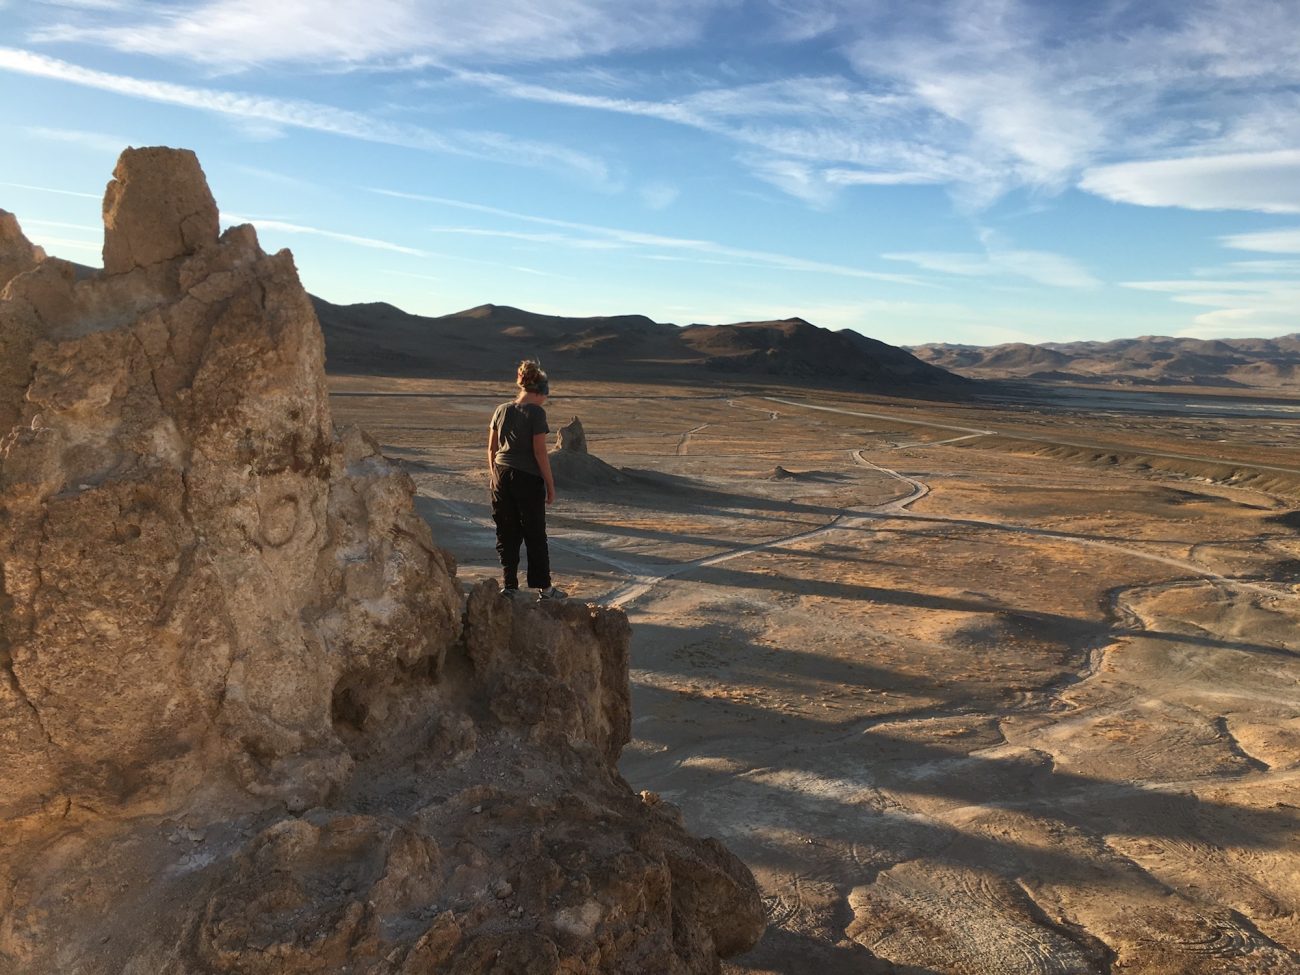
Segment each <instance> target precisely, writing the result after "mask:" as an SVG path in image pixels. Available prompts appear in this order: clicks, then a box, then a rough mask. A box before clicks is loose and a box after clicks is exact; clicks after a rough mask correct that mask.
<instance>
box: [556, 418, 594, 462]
mask: <svg viewBox="0 0 1300 975" xmlns="http://www.w3.org/2000/svg"><path fill="white" fill-rule="evenodd" d="M555 449H556V450H576V451H577V452H578V453H580V454H585V453H586V452H587V433H586V431H585V430H583V429H582V421H581V420H580V419H578V418H577V417H576V416H575V417H574V418H573V419H572V420H570V421H569V422H568V423H566V424H565V425H564V426H562V427H560V429H559V430H557V431H555Z"/></svg>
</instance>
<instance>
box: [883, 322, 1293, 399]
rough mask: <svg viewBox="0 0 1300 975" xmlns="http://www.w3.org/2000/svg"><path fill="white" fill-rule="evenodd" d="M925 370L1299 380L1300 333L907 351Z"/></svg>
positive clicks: (1052, 376) (1185, 381)
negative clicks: (923, 363)
mask: <svg viewBox="0 0 1300 975" xmlns="http://www.w3.org/2000/svg"><path fill="white" fill-rule="evenodd" d="M909 351H911V352H913V353H915V354H916V355H917V356H918V357H919V358H921V359H924V360H925V361H926V362H929V363H931V364H932V365H936V366H940V367H942V368H944V369H948V370H950V371H952V372H955V373H958V374H959V375H963V376H968V377H970V378H972V379H1027V380H1036V381H1044V382H1071V383H1088V384H1095V385H1117V386H1118V385H1123V386H1134V385H1144V386H1227V387H1231V386H1240V387H1252V388H1257V389H1275V388H1281V387H1287V386H1290V387H1294V386H1295V385H1297V383H1300V333H1297V334H1295V335H1284V336H1282V337H1281V338H1275V339H1183V338H1165V337H1161V336H1143V337H1142V338H1136V339H1117V340H1115V341H1113V342H1063V343H1062V342H1049V343H1045V344H1043V345H1026V344H1024V343H1020V342H1017V343H1012V344H1009V345H991V346H975V345H949V344H946V343H937V344H932V345H920V346H914V347H910V348H909Z"/></svg>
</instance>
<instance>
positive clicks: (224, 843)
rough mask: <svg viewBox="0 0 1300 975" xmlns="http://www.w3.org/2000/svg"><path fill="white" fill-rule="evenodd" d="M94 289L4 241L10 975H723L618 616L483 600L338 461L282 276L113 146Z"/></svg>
mask: <svg viewBox="0 0 1300 975" xmlns="http://www.w3.org/2000/svg"><path fill="white" fill-rule="evenodd" d="M105 227H106V231H105V243H104V265H105V270H104V272H103V273H101V274H99V275H96V276H93V277H90V278H87V279H85V280H81V281H76V280H75V279H74V275H73V268H72V266H71V265H69V264H67V263H66V262H62V261H59V260H55V259H46V258H45V257H44V255H43V254H42V253H40V251H39V249H38V248H33V247H32V246H31V245H30V244H29V243H28V242H27V241H26V239H25V238H24V237H23V236H22V233H21V231H20V230H19V228H18V226H17V223H16V221H14V220H13V218H12V216H11V215H9V214H5V213H3V212H0V287H3V291H0V781H3V783H4V789H3V790H0V816H3V817H4V819H5V825H6V828H5V830H4V831H3V833H2V834H0V970H4V971H9V970H13V971H24V972H33V973H43V972H78V973H101V972H102V973H110V972H111V973H119V972H134V973H146V972H147V973H151V975H152V973H177V975H179V973H199V972H250V973H252V972H259V973H260V972H266V973H277V975H279V973H286V975H291V973H298V972H304V973H305V972H342V971H348V972H358V973H361V972H364V973H371V975H380V973H417V972H419V973H424V972H456V973H465V975H472V973H480V972H483V973H487V972H497V973H508V972H521V973H522V972H529V973H537V975H545V973H551V972H556V973H558V972H561V971H563V972H566V973H579V972H588V973H597V972H628V973H636V972H645V973H656V975H658V973H688V972H690V973H694V972H712V971H716V969H717V965H718V961H717V959H718V957H719V955H725V954H728V953H732V952H735V951H738V950H743V949H744V948H746V947H748V946H749V945H750V944H752V943H753V942H754V941H755V940H756V939H757V937H758V935H759V933H760V932H761V929H762V912H761V907H760V904H759V901H758V897H757V892H756V888H755V886H754V883H753V880H752V878H751V877H750V876H749V874H748V871H746V870H745V868H744V867H743V866H742V865H741V864H740V863H739V862H738V861H737V860H736V859H735V858H734V857H732V856H731V855H730V854H729V853H728V852H727V851H726V850H725V849H723V848H722V847H721V846H720V845H718V844H716V843H714V842H712V841H708V840H705V841H700V840H697V839H695V838H693V837H691V836H690V835H689V834H688V833H686V831H685V830H684V829H683V828H682V826H681V824H680V822H679V821H678V819H677V818H676V817H675V815H674V813H673V811H672V809H671V807H669V806H667V805H666V804H653V805H652V804H650V803H647V802H643V801H642V800H641V799H640V798H638V797H637V796H635V795H633V794H632V792H631V790H630V789H629V788H628V787H627V785H626V784H625V783H624V782H623V781H622V780H621V779H620V778H619V776H618V774H617V772H616V771H615V768H614V762H615V760H616V759H617V757H618V754H619V751H620V749H621V748H622V746H623V744H624V743H625V742H626V741H627V738H628V729H629V701H628V688H627V646H628V628H627V622H626V619H625V618H624V617H623V616H622V614H621V613H619V612H617V611H611V610H604V609H600V608H597V607H590V606H585V605H579V604H576V603H558V604H527V603H523V602H519V601H514V600H506V599H502V598H500V597H499V596H498V595H497V594H496V592H495V589H494V587H492V586H484V587H480V588H478V589H476V590H474V591H473V592H472V593H471V594H470V596H469V599H468V601H466V600H465V599H464V598H463V597H462V594H461V590H460V587H459V585H458V583H457V582H456V578H455V563H454V560H453V559H452V558H451V556H450V555H449V554H448V553H446V552H445V551H443V550H442V549H441V548H439V547H438V546H437V545H436V544H435V542H434V540H433V538H432V537H431V534H430V531H429V528H428V526H427V525H426V524H425V523H424V522H423V521H422V520H421V519H420V518H419V517H418V516H417V515H416V514H415V512H414V509H413V507H412V485H411V483H410V481H409V479H408V478H407V477H406V476H405V475H404V474H402V473H400V472H399V471H398V470H397V469H396V468H395V467H393V466H392V465H390V464H389V463H388V462H387V461H386V460H385V459H384V458H383V456H382V455H381V453H380V452H379V450H378V448H377V446H376V445H375V444H374V442H373V441H371V440H369V439H368V438H367V437H366V436H365V435H364V434H363V433H361V432H360V431H356V430H349V431H346V432H344V433H342V434H336V432H335V431H334V429H333V425H332V422H331V419H330V414H329V406H328V399H327V395H326V389H325V378H324V368H323V349H322V340H321V335H320V329H319V327H318V325H317V323H316V318H315V315H314V313H313V311H312V308H311V305H310V303H309V301H308V299H307V296H306V294H305V293H304V292H303V290H302V287H301V285H300V284H299V282H298V278H297V273H296V271H295V269H294V266H293V262H292V257H291V255H290V254H289V253H288V252H287V251H283V252H281V253H279V254H274V255H267V254H265V253H263V252H262V250H261V249H260V247H259V246H258V243H257V239H256V236H255V234H254V231H253V230H252V228H251V227H246V226H245V227H234V228H231V229H229V230H227V231H226V232H225V233H224V234H221V235H220V236H219V235H218V231H219V225H218V218H217V210H216V206H215V204H214V202H213V200H212V197H211V194H210V193H209V192H208V189H207V185H206V182H205V180H204V179H203V175H202V172H201V170H200V168H199V165H198V161H197V159H196V158H195V157H194V155H193V154H192V153H188V152H182V151H176V150H168V149H142V150H128V151H127V152H126V153H124V154H123V156H122V158H121V160H120V161H119V163H118V167H117V169H116V171H115V173H114V180H113V182H112V183H110V184H109V187H108V191H107V193H106V196H105Z"/></svg>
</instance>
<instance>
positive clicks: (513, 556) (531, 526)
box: [492, 465, 551, 589]
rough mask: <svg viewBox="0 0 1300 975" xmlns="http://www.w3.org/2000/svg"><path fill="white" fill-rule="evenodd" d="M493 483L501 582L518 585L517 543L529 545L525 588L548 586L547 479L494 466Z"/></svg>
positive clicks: (493, 509)
mask: <svg viewBox="0 0 1300 975" xmlns="http://www.w3.org/2000/svg"><path fill="white" fill-rule="evenodd" d="M495 473H496V478H495V480H494V482H493V484H492V520H493V521H494V522H496V526H497V554H498V555H499V556H501V571H502V581H503V582H504V584H505V585H506V586H509V587H515V586H518V585H519V543H520V542H523V544H524V545H525V546H526V547H527V548H528V587H529V588H530V589H547V588H549V587H550V585H551V554H550V552H549V551H548V549H547V547H546V482H545V481H543V480H542V479H541V478H540V477H538V476H537V475H536V474H529V473H527V472H526V471H517V470H515V469H514V468H513V467H501V466H499V465H498V467H497V469H496V472H495Z"/></svg>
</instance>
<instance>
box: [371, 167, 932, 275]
mask: <svg viewBox="0 0 1300 975" xmlns="http://www.w3.org/2000/svg"><path fill="white" fill-rule="evenodd" d="M370 192H372V193H378V194H380V195H382V196H391V197H395V198H397V199H403V200H417V201H420V202H423V203H432V204H436V205H438V206H445V207H452V208H455V209H460V210H468V211H471V212H474V213H482V214H487V215H490V216H494V217H504V218H507V219H510V220H517V221H522V222H525V223H534V224H541V225H543V226H548V227H559V228H562V229H565V230H569V231H576V232H580V233H582V234H585V235H587V236H589V237H595V238H597V239H600V240H607V241H616V242H618V243H621V244H624V245H628V246H631V247H637V248H645V249H649V250H659V251H669V252H689V253H692V254H703V255H706V256H720V257H731V258H737V259H740V260H746V261H753V262H754V263H757V264H761V265H763V266H765V267H768V268H778V269H781V270H785V271H799V272H810V273H816V274H832V275H837V276H840V277H850V278H862V279H866V280H871V281H882V282H888V283H891V284H908V285H921V284H924V282H922V281H921V280H920V279H918V278H917V277H915V276H914V275H904V274H888V273H882V272H878V271H868V270H865V269H863V268H856V267H850V266H847V265H843V264H833V263H827V262H823V261H812V260H807V259H805V258H801V257H794V256H791V255H788V254H778V253H773V252H771V251H759V250H749V249H746V248H740V247H731V246H728V245H726V244H721V243H718V242H716V241H711V240H698V239H690V238H684V237H668V236H663V235H661V234H650V233H643V232H641V231H636V230H622V229H618V228H615V227H601V226H598V225H595V224H588V223H577V222H575V221H571V220H558V219H555V218H553V217H540V216H535V215H533V214H527V213H519V212H516V211H513V210H505V209H501V208H500V207H492V206H486V205H484V204H481V203H469V202H465V201H463V200H453V199H449V198H447V197H440V196H426V195H424V194H421V193H405V192H401V191H399V190H388V189H380V188H372V189H371V190H370Z"/></svg>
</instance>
